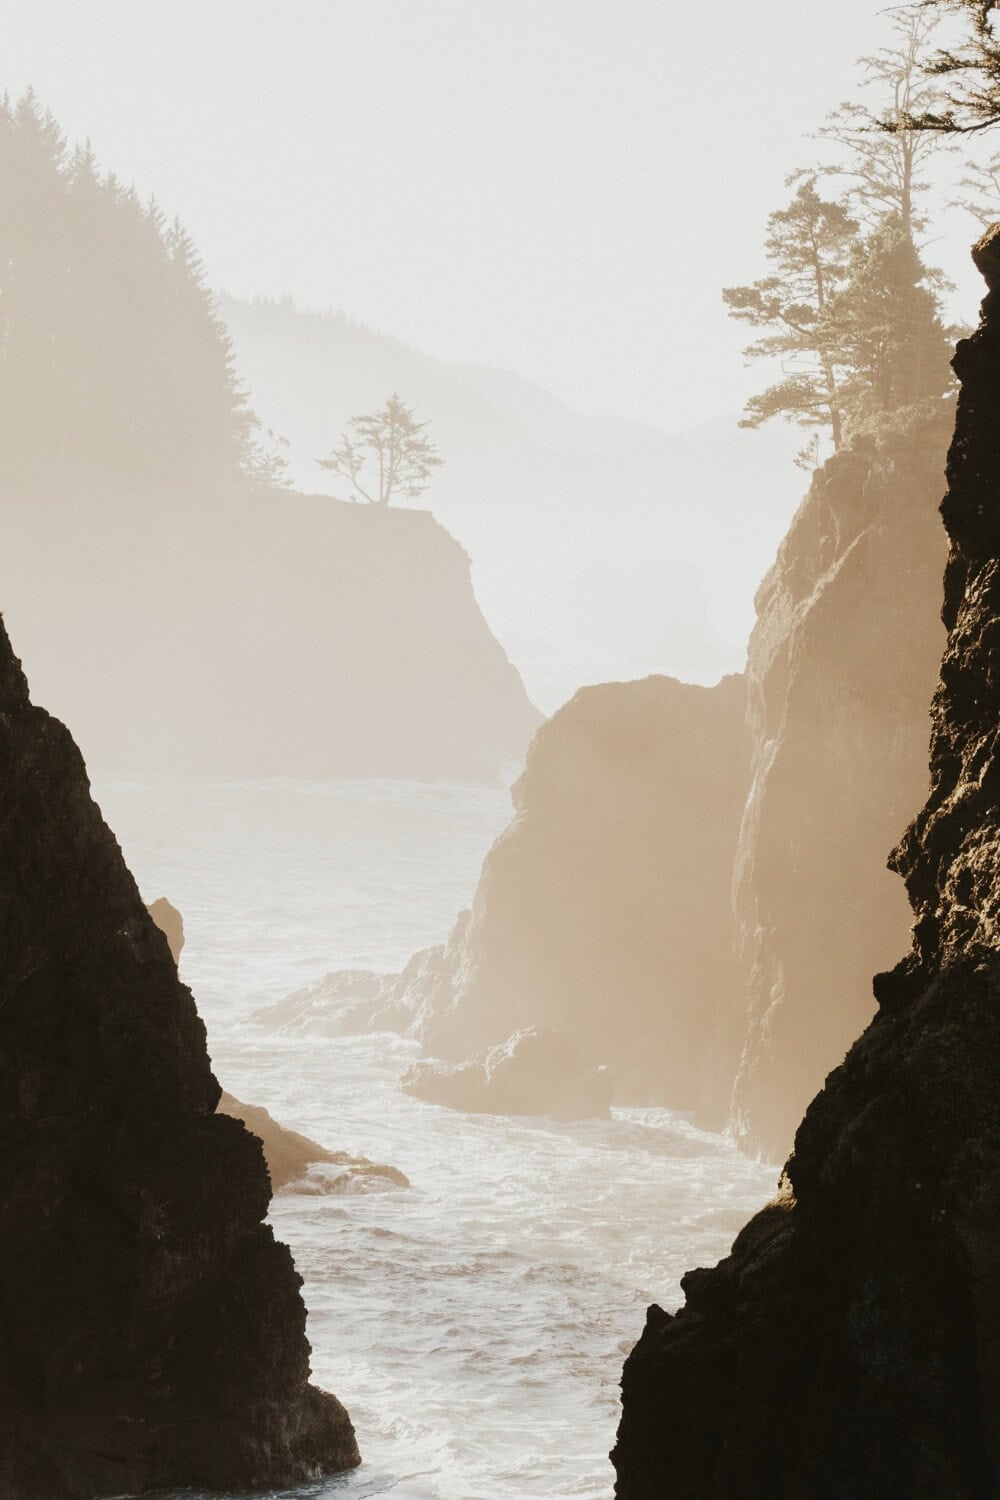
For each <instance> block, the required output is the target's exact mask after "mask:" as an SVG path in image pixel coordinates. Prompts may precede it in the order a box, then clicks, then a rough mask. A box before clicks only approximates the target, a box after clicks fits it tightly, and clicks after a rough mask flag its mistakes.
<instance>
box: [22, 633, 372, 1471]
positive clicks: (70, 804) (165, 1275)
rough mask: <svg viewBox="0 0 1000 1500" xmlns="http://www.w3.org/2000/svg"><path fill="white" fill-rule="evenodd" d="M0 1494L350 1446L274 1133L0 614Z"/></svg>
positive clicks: (314, 1462)
mask: <svg viewBox="0 0 1000 1500" xmlns="http://www.w3.org/2000/svg"><path fill="white" fill-rule="evenodd" d="M0 904H2V908H3V922H2V924H0V1142H2V1150H0V1495H2V1496H3V1497H4V1500H26V1497H27V1496H30V1497H31V1500H94V1497H96V1496H100V1495H112V1494H122V1493H125V1492H129V1493H133V1492H136V1491H140V1490H146V1489H152V1488H158V1487H164V1488H174V1487H179V1486H185V1485H196V1486H207V1487H210V1488H219V1489H248V1488H251V1487H262V1486H277V1485H281V1486H284V1485H287V1484H291V1483H293V1482H298V1481H300V1480H303V1479H306V1478H308V1477H310V1476H313V1475H316V1474H319V1473H323V1472H330V1471H334V1470H338V1469H343V1468H347V1467H351V1466H352V1465H354V1464H356V1463H357V1462H358V1453H357V1447H356V1445H355V1441H354V1434H353V1430H352V1428H351V1424H350V1421H349V1419H348V1416H347V1413H346V1412H345V1411H344V1408H343V1407H342V1406H341V1405H340V1403H339V1402H338V1401H337V1400H336V1398H335V1397H333V1396H331V1395H328V1394H327V1393H325V1392H323V1391H320V1390H317V1389H316V1388H315V1387H313V1386H311V1385H310V1384H309V1383H308V1376H309V1345H308V1343H307V1341H306V1338H305V1309H304V1307H303V1305H302V1299H301V1296H300V1292H299V1287H300V1284H301V1283H300V1278H299V1277H298V1276H297V1275H296V1272H295V1269H294V1267H293V1265H292V1261H291V1257H290V1255H289V1252H288V1250H287V1248H286V1247H285V1246H283V1245H280V1244H278V1243H277V1242H276V1241H275V1239H274V1237H273V1234H272V1232H271V1230H270V1228H268V1227H267V1226H266V1225H265V1224H264V1223H263V1222H262V1221H263V1218H264V1215H265V1214H266V1212H267V1206H268V1201H269V1196H270V1194H269V1189H268V1181H267V1172H266V1169H265V1166H264V1161H263V1157H262V1155H261V1149H260V1144H259V1142H258V1141H257V1140H256V1139H255V1138H254V1137H253V1136H252V1135H250V1134H249V1132H248V1131H246V1130H245V1129H244V1128H243V1126H242V1125H240V1124H239V1123H238V1122H237V1121H236V1120H233V1119H230V1118H228V1117H227V1116H225V1115H220V1114H216V1113H215V1107H216V1104H217V1102H218V1098H219V1086H218V1084H217V1083H216V1081H215V1078H214V1077H213V1075H212V1072H211V1068H210V1065H209V1060H208V1055H207V1052H206V1047H205V1030H204V1026H203V1024H202V1022H201V1021H200V1019H199V1018H198V1014H197V1011H196V1009H195V1005H194V1001H193V999H192V997H191V994H190V992H189V991H188V990H187V989H186V987H185V986H184V985H182V984H181V983H180V982H179V980H178V977H177V971H176V967H175V964H174V961H173V959H172V957H171V955H170V952H169V950H168V946H167V942H166V939H165V938H164V936H163V934H162V933H161V932H160V931H159V930H158V928H157V927H156V925H155V924H154V922H153V921H152V919H151V918H150V916H149V914H148V913H147V912H146V910H145V908H144V907H143V904H142V901H141V898H140V896H139V893H138V891H137V889H136V886H135V882H134V881H133V879H132V877H131V875H130V874H129V872H128V870H127V869H126V867H125V864H124V861H123V858H122V854H121V850H120V849H119V847H118V845H117V843H116V842H115V839H114V837H113V835H112V834H111V833H110V831H109V830H108V828H107V827H106V826H105V824H104V822H103V821H102V819H101V816H100V813H99V811H98V809H97V807H96V806H95V804H94V803H93V801H92V800H91V797H90V793H89V785H88V781H87V776H86V772H85V769H84V765H83V761H82V759H81V756H80V754H79V751H78V750H77V748H76V746H75V745H74V743H73V741H72V739H71V738H70V735H69V733H68V732H67V730H66V729H65V728H64V727H63V725H62V724H61V723H59V722H58V721H57V720H55V719H53V718H52V717H50V715H49V714H47V713H46V712H45V711H44V710H43V709H40V708H36V707H33V706H32V705H31V703H30V701H29V697H28V690H27V684H26V682H25V678H24V676H23V674H22V672H21V669H20V664H19V663H18V662H17V660H16V659H15V657H14V655H13V653H12V651H11V648H10V643H9V641H8V638H7V635H6V632H5V630H4V628H3V626H2V625H0Z"/></svg>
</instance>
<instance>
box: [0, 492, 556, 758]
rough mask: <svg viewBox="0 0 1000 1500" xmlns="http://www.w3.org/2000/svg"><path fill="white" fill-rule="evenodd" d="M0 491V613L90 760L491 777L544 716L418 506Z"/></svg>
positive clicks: (293, 497) (245, 495)
mask: <svg viewBox="0 0 1000 1500" xmlns="http://www.w3.org/2000/svg"><path fill="white" fill-rule="evenodd" d="M0 500H2V503H3V507H4V517H5V526H6V540H7V545H6V546H5V547H4V548H3V550H2V554H0V597H2V598H4V600H5V609H6V618H7V621H8V624H9V627H10V629H11V631H12V633H13V634H14V635H15V637H16V639H17V641H18V645H19V648H20V649H21V650H22V651H23V652H24V654H25V659H26V660H30V661H31V663H32V681H33V683H34V684H35V691H36V692H37V693H38V694H39V696H40V697H43V698H44V701H45V702H46V703H49V704H51V706H52V710H53V712H57V713H58V714H59V715H60V716H61V717H62V718H64V719H65V720H66V722H67V723H70V724H72V725H73V729H74V734H75V736H76V738H77V740H78V743H79V744H80V746H81V748H82V750H83V752H84V754H85V757H86V760H87V763H88V765H90V766H91V767H92V768H97V769H99V770H100V773H101V774H102V775H105V776H107V775H110V774H112V773H118V772H128V773H131V772H168V773H172V774H178V773H179V774H183V775H198V776H202V775H220V776H228V777H245V776H253V777H260V776H300V777H315V778H330V777H337V778H340V777H400V778H411V779H415V780H436V779H444V780H452V781H458V782H469V783H478V784H492V783H496V782H498V781H499V780H500V779H502V777H503V776H504V775H505V774H506V772H507V770H508V768H509V767H511V766H515V767H516V766H517V765H518V764H519V763H520V762H521V760H522V758H523V756H524V752H525V749H526V747H527V745H528V742H529V740H530V738H531V735H532V734H533V732H534V730H535V729H536V727H537V726H538V724H539V722H540V720H541V715H540V714H539V713H538V711H537V709H535V708H534V707H533V706H532V705H531V703H530V702H529V701H528V698H527V695H526V693H525V690H524V686H523V683H522V682H521V679H520V676H519V675H518V672H517V670H516V668H515V667H514V666H513V665H512V664H511V662H510V661H509V660H508V658H507V656H506V654H505V652H504V650H503V648H502V646H501V645H500V644H499V642H498V641H497V640H496V638H495V636H494V635H493V634H492V633H491V631H490V628H489V626H488V624H487V623H486V620H485V619H484V618H483V615H482V613H481V611H480V608H479V605H478V603H477V602H476V598H475V595H474V593H473V588H472V578H471V572H470V561H469V557H468V556H467V554H466V553H465V552H464V550H463V549H462V547H461V546H460V544H459V543H458V542H457V541H456V540H455V538H454V537H453V536H451V535H450V534H449V533H448V532H447V531H445V529H444V528H443V527H442V526H440V525H438V523H437V522H436V521H435V520H434V518H433V516H432V515H431V514H430V513H429V512H428V511H420V510H404V509H398V510H397V509H396V508H394V507H389V508H383V507H380V506H372V505H360V504H359V505H352V504H348V503H342V502H338V501H336V500H331V499H330V498H329V497H326V496H308V495H298V494H293V493H291V492H290V491H286V490H270V491H264V492H262V491H260V490H255V489H248V490H247V491H246V492H232V491H229V490H220V491H219V492H217V493H198V494H194V495H191V494H185V493H183V492H167V493H163V494H154V495H152V496H150V495H148V494H145V493H144V494H143V496H142V497H141V499H137V497H136V496H135V495H134V494H117V493H108V492H107V490H102V491H100V492H96V493H91V492H89V491H87V490H86V488H81V489H79V490H78V491H75V492H74V493H73V495H72V496H69V497H58V498H56V497H53V496H51V495H49V494H48V493H46V495H45V496H44V498H41V497H39V496H38V495H37V494H32V495H26V496H22V495H20V494H8V493H7V492H6V491H5V490H3V489H2V476H0ZM67 537H71V538H72V545H68V544H67ZM88 577H100V579H101V587H100V589H88V590H81V588H80V579H81V578H88ZM67 601H71V602H72V603H71V606H70V604H68V603H67ZM70 607H72V616H70V614H69V613H68V611H69V609H70ZM123 620H124V621H127V627H128V628H127V629H125V630H123V629H122V622H123ZM110 663H113V664H114V665H113V670H112V669H111V667H110V666H109V665H107V664H110ZM178 704H183V712H182V713H178V711H177V706H178ZM95 774H96V772H95Z"/></svg>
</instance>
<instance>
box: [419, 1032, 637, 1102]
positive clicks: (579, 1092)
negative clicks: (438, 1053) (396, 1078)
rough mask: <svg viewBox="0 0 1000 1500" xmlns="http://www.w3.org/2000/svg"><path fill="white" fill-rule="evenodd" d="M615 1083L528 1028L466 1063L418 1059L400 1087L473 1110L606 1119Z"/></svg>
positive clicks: (561, 1042)
mask: <svg viewBox="0 0 1000 1500" xmlns="http://www.w3.org/2000/svg"><path fill="white" fill-rule="evenodd" d="M612 1083H613V1080H612V1078H611V1075H610V1073H609V1072H608V1070H607V1068H603V1067H597V1066H595V1064H594V1063H592V1062H591V1061H590V1059H589V1058H587V1057H584V1055H583V1053H582V1052H579V1051H578V1050H577V1049H576V1048H575V1047H573V1046H571V1045H570V1044H569V1042H567V1041H566V1040H565V1039H564V1038H563V1037H561V1036H557V1035H556V1033H555V1032H553V1031H544V1030H542V1031H540V1030H539V1029H538V1028H537V1027H535V1026H530V1027H528V1028H527V1029H526V1030H524V1031H515V1032H514V1034H513V1036H511V1037H509V1038H508V1039H507V1041H506V1042H500V1043H498V1044H497V1046H495V1047H488V1048H487V1049H486V1051H484V1052H481V1053H480V1054H479V1055H478V1056H477V1057H474V1058H472V1059H471V1060H470V1061H469V1062H466V1063H453V1064H450V1065H449V1064H448V1063H440V1062H418V1063H414V1064H413V1066H412V1067H411V1068H409V1069H408V1070H407V1071H406V1073H404V1074H403V1077H402V1079H401V1080H400V1088H402V1089H403V1091H404V1092H405V1093H407V1094H414V1095H415V1096H416V1097H417V1098H418V1099H424V1100H426V1101H427V1102H428V1103H429V1104H444V1105H447V1107H448V1108H449V1109H461V1110H465V1111H466V1112H467V1113H469V1114H495V1115H546V1114H547V1115H552V1116H553V1117H554V1118H555V1119H557V1120H587V1119H607V1117H608V1115H609V1114H610V1112H611V1095H612Z"/></svg>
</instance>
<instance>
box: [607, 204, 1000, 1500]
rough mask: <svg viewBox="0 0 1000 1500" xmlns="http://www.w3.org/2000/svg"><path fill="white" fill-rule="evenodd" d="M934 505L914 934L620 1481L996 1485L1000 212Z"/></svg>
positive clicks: (780, 1492) (630, 1440)
mask: <svg viewBox="0 0 1000 1500" xmlns="http://www.w3.org/2000/svg"><path fill="white" fill-rule="evenodd" d="M974 258H975V260H976V264H977V265H978V266H979V268H980V270H981V271H982V272H983V274H984V276H985V277H986V280H987V283H988V285H989V287H990V292H989V295H988V296H987V298H986V300H985V301H984V303H983V308H982V315H983V316H982V322H981V324H980V327H979V329H978V331H977V332H976V333H975V334H974V335H973V337H972V338H970V339H965V340H962V342H961V343H960V344H959V346H958V351H957V353H956V356H955V361H954V367H955V370H956V373H957V374H958V376H959V379H960V380H961V383H962V390H961V394H960V397H959V403H958V411H957V417H956V429H955V436H954V439H953V442H952V445H951V449H950V453H949V459H948V492H947V494H946V496H945V500H944V502H943V504H942V507H941V510H942V515H943V517H944V521H945V526H946V528H947V532H948V537H949V541H950V552H949V557H948V563H947V568H946V573H945V603H944V612H943V618H944V623H945V627H946V629H947V631H948V637H947V643H946V646H945V652H944V659H943V662H942V666H941V677H940V682H939V685H938V689H937V692H936V694H935V697H934V704H933V709H932V739H931V756H930V770H931V789H930V794H929V797H928V800H927V803H926V805H925V807H924V809H923V811H922V812H921V813H920V814H919V816H918V817H917V818H916V820H915V821H914V822H913V823H912V824H911V826H910V828H909V830H908V831H907V833H906V834H905V835H904V837H903V839H902V842H901V843H900V844H899V846H898V848H897V849H896V850H895V852H894V854H893V857H892V860H893V867H894V868H895V869H896V870H897V871H898V872H899V873H900V874H902V875H903V877H904V879H905V881H906V885H907V889H908V892H909V895H910V900H911V903H912V905H913V909H914V915H915V926H914V943H913V949H912V951H911V953H910V955H909V956H908V957H907V958H906V959H904V960H903V962H902V963H900V964H899V965H897V967H896V968H895V969H894V970H893V971H892V972H891V973H888V974H883V975H879V976H878V978H877V980H876V983H875V994H876V999H877V1000H878V1002H879V1010H878V1012H877V1014H876V1016H875V1018H874V1020H873V1021H872V1023H871V1024H870V1025H869V1027H868V1029H867V1030H866V1031H865V1033H864V1035H863V1036H862V1037H861V1038H860V1040H859V1041H858V1042H856V1044H855V1045H854V1047H853V1048H852V1049H851V1051H850V1052H849V1054H848V1056H847V1058H846V1060H845V1061H844V1063H843V1065H842V1066H841V1067H839V1068H838V1069H837V1070H836V1071H835V1072H834V1073H832V1074H831V1075H830V1077H829V1079H828V1080H827V1083H826V1086H825V1088H824V1089H823V1090H822V1092H821V1093H820V1094H819V1095H818V1096H817V1097H816V1099H815V1100H814V1101H813V1103H812V1104H811V1105H810V1107H809V1109H808V1111H807V1112H806V1115H805V1118H804V1120H803V1121H802V1123H801V1125H800V1126H799V1129H798V1133H797V1135H796V1139H795V1151H794V1154H793V1156H792V1157H791V1159H790V1160H789V1162H788V1164H787V1167H786V1172H785V1176H784V1179H783V1184H782V1189H781V1191H780V1192H779V1195H778V1197H777V1198H776V1199H775V1201H774V1202H773V1203H772V1204H771V1205H769V1206H768V1207H767V1208H765V1209H764V1210H763V1211H762V1212H761V1213H760V1214H758V1215H757V1216H756V1217H755V1218H754V1219H752V1220H751V1222H750V1223H749V1224H748V1225H747V1226H746V1228H745V1229H744V1230H743V1231H742V1232H741V1233H740V1235H739V1236H738V1238H737V1240H736V1242H735V1244H734V1246H733V1249H732V1252H731V1254H730V1255H729V1256H728V1258H727V1259H726V1260H724V1261H722V1262H721V1264H720V1265H718V1266H717V1267H716V1268H715V1269H714V1270H710V1271H708V1270H699V1271H692V1272H690V1273H689V1274H688V1275H687V1276H685V1277H684V1278H683V1280H682V1283H681V1284H682V1287H683V1289H684V1292H685V1294H686V1297H687V1301H686V1305H685V1306H684V1307H682V1308H681V1310H680V1311H679V1312H678V1313H677V1314H676V1315H674V1316H671V1315H670V1314H668V1313H666V1312H664V1311H663V1310H662V1309H661V1308H659V1307H657V1306H655V1305H654V1306H653V1307H651V1308H650V1309H649V1312H648V1314H647V1322H646V1329H645V1331H644V1333H643V1335H642V1338H641V1339H640V1341H639V1343H638V1344H637V1346H636V1348H635V1349H634V1350H633V1352H632V1354H631V1355H630V1356H629V1359H628V1361H627V1362H626V1365H625V1370H624V1375H623V1380H622V1420H621V1426H620V1428H619V1433H618V1442H617V1446H616V1448H615V1450H614V1453H613V1454H612V1459H613V1462H614V1464H615V1467H616V1470H617V1475H618V1480H617V1486H616V1494H617V1496H618V1497H619V1500H654V1497H655V1500H662V1497H663V1496H666V1495H669V1496H670V1497H671V1500H751V1497H752V1500H758V1497H759V1500H764V1497H767V1500H820V1497H822V1500H843V1497H845V1496H848V1495H849V1496H851V1500H883V1497H885V1496H887V1495H899V1496H904V1495H905V1496H906V1497H907V1500H941V1497H943V1496H948V1497H949V1500H985V1497H987V1496H992V1495H996V1494H997V1492H998V1482H1000V1400H998V1397H1000V1290H998V1288H1000V952H998V948H1000V937H998V931H1000V929H998V916H1000V860H998V845H1000V740H998V735H997V724H998V722H1000V655H998V652H1000V504H998V495H1000V423H998V422H997V411H998V409H1000V292H998V290H997V288H998V287H1000V226H998V227H995V228H994V229H993V230H991V231H990V232H989V233H988V234H987V235H985V236H984V237H983V239H982V240H981V241H980V242H979V243H978V245H977V246H976V248H975V251H974Z"/></svg>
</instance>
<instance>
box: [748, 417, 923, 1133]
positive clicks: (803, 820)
mask: <svg viewBox="0 0 1000 1500" xmlns="http://www.w3.org/2000/svg"><path fill="white" fill-rule="evenodd" d="M946 443H947V432H946V431H941V432H938V431H934V432H928V433H925V434H924V435H923V437H922V439H921V440H920V442H919V443H918V442H917V440H916V439H914V441H913V444H912V446H911V447H910V448H909V449H908V451H907V452H905V453H896V454H895V456H890V457H886V456H882V457H875V456H873V455H872V454H871V453H867V454H866V453H860V452H859V453H855V452H850V451H846V452H841V453H838V454H837V455H836V456H835V457H834V458H832V459H830V461H829V462H828V463H827V464H825V465H824V467H823V468H822V469H820V470H818V471H817V473H816V475H815V477H814V479H813V483H812V487H811V489H810V491H809V494H808V495H807V497H806V499H805V501H804V502H803V504H802V506H801V507H800V509H799V511H798V513H797V515H796V516H795V519H794V521H793V522H792V525H791V527H790V529H789V532H788V535H787V536H786V538H785V540H784V541H783V542H782V544H781V548H780V549H779V552H778V556H777V560H776V561H775V564H774V566H773V568H772V569H771V571H770V572H769V573H768V575H767V577H766V578H765V579H764V582H763V583H762V584H761V587H760V590H759V591H758V594H757V601H756V603H757V623H756V625H755V627H754V630H753V633H752V635H751V638H750V645H749V650H748V656H747V694H748V704H749V725H750V730H751V734H752V737H753V779H752V792H751V795H750V799H749V802H748V804H747V811H746V816H745V818H744V821H743V827H742V831H741V834H740V842H739V851H738V855H737V862H736V875H735V884H734V889H735V899H736V910H737V919H738V922H739V925H740V930H741V948H742V952H743V957H744V962H745V978H744V980H743V984H744V986H745V988H746V993H747V1002H746V1005H747V1008H746V1014H745V1016H743V1017H741V1018H740V1023H741V1030H742V1032H743V1037H742V1041H743V1047H742V1058H741V1061H740V1065H739V1069H738V1075H737V1078H736V1086H735V1090H734V1115H733V1125H734V1128H735V1131H736V1134H737V1135H738V1136H741V1137H742V1143H743V1144H744V1146H746V1147H747V1148H748V1149H751V1150H754V1151H761V1152H763V1153H764V1154H765V1155H767V1156H770V1157H771V1158H772V1159H773V1160H777V1161H781V1160H782V1159H783V1158H784V1157H785V1156H786V1155H787V1154H788V1151H789V1150H790V1148H791V1143H792V1137H793V1134H794V1131H795V1127H796V1125H797V1124H798V1121H799V1120H800V1119H801V1117H802V1113H803V1111H804V1110H805V1107H806V1105H807V1104H808V1102H809V1100H810V1099H811V1098H812V1096H813V1094H814V1093H815V1092H816V1090H817V1089H818V1088H819V1087H820V1086H821V1084H822V1082H823V1079H824V1078H825V1077H826V1075H827V1073H828V1072H829V1071H830V1069H831V1068H833V1067H835V1066H836V1065H837V1064H838V1063H839V1062H840V1061H841V1060H842V1059H843V1056H844V1053H845V1052H846V1051H847V1048H848V1047H849V1046H850V1044H851V1042H852V1041H853V1040H854V1038H855V1037H856V1036H857V1035H858V1033H859V1031H861V1030H862V1028H863V1027H864V1026H865V1025H866V1024H867V1022H868V1021H869V1020H870V1019H871V1016H872V1013H873V1010H874V1005H873V1002H872V996H871V976H872V973H873V972H874V971H875V970H877V969H880V968H885V967H886V965H888V964H890V963H892V962H893V959H894V956H895V955H896V954H897V953H898V952H899V951H900V948H901V947H902V946H903V945H904V944H905V943H906V942H907V941H908V935H909V928H910V912H909V908H908V906H907V903H906V899H905V895H904V892H903V889H902V887H901V886H900V883H899V881H898V880H896V879H894V878H893V876H892V875H891V874H889V872H888V871H887V870H886V868H885V854H886V850H887V849H889V848H891V847H892V845H893V844H894V843H895V842H896V840H897V839H898V838H899V836H900V834H901V833H902V830H903V828H904V827H905V825H906V821H907V819H908V818H909V817H911V816H912V813H913V809H914V808H915V807H919V805H920V803H921V801H922V800H923V798H924V797H925V796H926V794H927V741H928V737H929V734H930V721H929V717H928V705H929V703H930V699H931V694H932V692H933V688H934V682H935V680H936V676H937V669H938V663H939V661H940V659H941V649H942V646H943V644H944V633H943V631H942V629H941V623H940V619H939V617H938V608H937V600H938V597H939V593H940V580H941V573H942V571H943V568H944V561H945V544H944V537H943V535H942V532H941V527H940V524H939V522H938V517H937V503H938V500H939V499H940V495H941V489H942V469H943V459H944V453H945V447H946Z"/></svg>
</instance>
